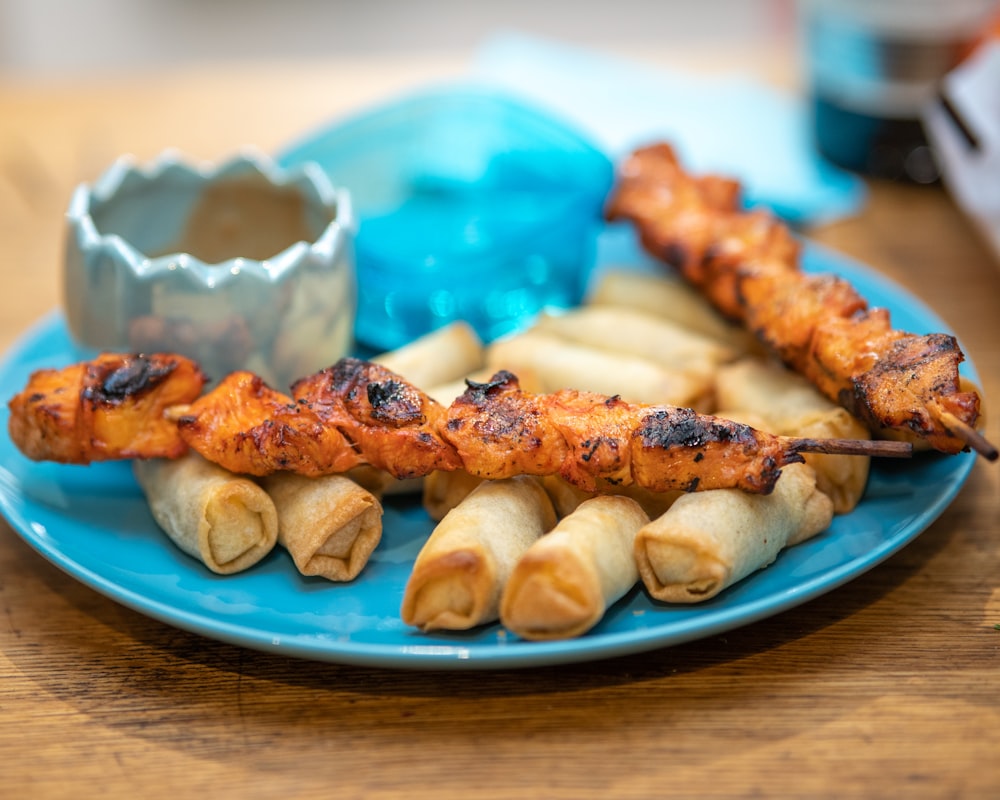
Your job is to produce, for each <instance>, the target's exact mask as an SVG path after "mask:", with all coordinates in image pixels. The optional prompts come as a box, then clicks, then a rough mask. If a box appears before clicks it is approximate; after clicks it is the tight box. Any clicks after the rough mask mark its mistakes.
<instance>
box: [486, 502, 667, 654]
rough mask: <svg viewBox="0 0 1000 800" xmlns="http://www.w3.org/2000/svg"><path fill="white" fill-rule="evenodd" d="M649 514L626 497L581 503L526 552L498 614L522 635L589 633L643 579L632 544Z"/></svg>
mask: <svg viewBox="0 0 1000 800" xmlns="http://www.w3.org/2000/svg"><path fill="white" fill-rule="evenodd" d="M648 522H649V517H648V516H646V513H645V512H644V511H643V510H642V508H641V507H640V506H639V504H638V503H636V502H635V501H634V500H631V499H630V498H628V497H622V496H615V495H602V496H599V497H594V498H591V499H590V500H586V501H584V502H583V503H581V504H580V505H579V506H578V507H577V508H576V510H575V511H574V512H573V513H572V514H570V515H569V516H567V517H564V518H563V519H562V520H560V522H559V524H558V525H556V527H555V529H554V530H553V531H552V532H551V533H548V534H546V535H545V536H543V537H542V538H540V539H538V541H536V542H535V543H534V544H533V545H531V547H529V548H528V550H527V552H526V553H525V554H524V555H523V556H521V559H520V560H519V561H518V562H517V565H516V566H515V567H514V571H513V573H511V576H510V578H509V579H508V581H507V585H506V587H505V588H504V591H503V596H502V598H501V601H500V621H501V622H502V623H503V624H504V626H505V627H506V628H508V629H509V630H511V631H512V632H514V633H516V634H517V635H518V636H521V637H523V638H525V639H568V638H570V637H573V636H579V635H581V634H583V633H586V632H587V631H588V630H590V629H591V628H592V627H593V626H594V625H596V624H597V623H598V622H599V621H600V620H601V618H602V617H603V616H604V612H605V611H606V610H607V609H608V608H609V607H610V606H611V605H612V604H613V603H614V602H615V601H616V600H618V599H620V598H621V597H622V596H623V595H624V594H625V593H626V592H627V591H628V590H629V589H631V588H632V587H633V586H634V585H635V583H636V581H638V579H639V572H638V570H637V569H636V565H635V559H634V558H633V556H632V550H633V545H634V542H635V536H636V533H638V531H639V529H640V528H642V526H643V525H646V524H647V523H648Z"/></svg>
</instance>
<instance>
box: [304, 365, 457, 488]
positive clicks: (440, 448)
mask: <svg viewBox="0 0 1000 800" xmlns="http://www.w3.org/2000/svg"><path fill="white" fill-rule="evenodd" d="M292 396H293V397H294V398H295V399H296V400H297V401H298V402H299V403H302V404H304V405H305V406H306V407H307V408H309V409H310V410H311V412H312V413H314V414H315V415H316V416H317V417H318V418H319V419H320V420H321V421H322V422H323V423H324V424H325V425H327V426H335V427H336V428H337V429H338V430H339V431H341V433H342V434H343V435H344V436H345V437H346V439H347V440H348V441H350V442H352V443H354V444H355V445H356V446H357V448H358V450H359V451H360V452H361V453H363V454H364V459H365V462H366V463H368V464H370V465H371V466H373V467H376V468H378V469H382V470H385V471H386V472H388V473H389V474H390V475H393V476H394V477H396V478H414V477H420V476H423V475H428V474H429V473H431V472H433V471H435V470H455V469H459V468H460V467H461V461H460V460H459V458H458V455H457V454H456V453H455V451H454V449H453V448H451V447H450V446H449V445H448V444H447V443H446V442H445V441H444V439H443V438H442V436H441V428H442V427H443V425H444V423H445V407H444V406H442V405H441V404H440V403H438V402H437V401H435V400H433V399H431V398H430V397H429V396H428V395H427V394H425V393H424V392H421V391H420V390H419V389H417V388H416V387H415V386H413V385H412V384H409V383H407V382H406V381H405V380H403V378H401V377H400V376H398V375H396V374H395V373H393V372H391V371H390V370H388V369H386V368H385V367H383V366H381V365H379V364H375V363H372V362H369V361H363V360H361V359H358V358H342V359H341V360H340V361H338V362H337V363H336V364H334V365H333V366H332V367H328V368H327V369H324V370H321V371H320V372H317V373H316V374H314V375H310V376H309V377H306V378H302V379H301V380H299V381H296V383H295V384H294V385H293V386H292Z"/></svg>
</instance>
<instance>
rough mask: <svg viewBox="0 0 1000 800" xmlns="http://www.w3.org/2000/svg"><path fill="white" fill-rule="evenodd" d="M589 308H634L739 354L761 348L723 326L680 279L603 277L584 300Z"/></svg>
mask: <svg viewBox="0 0 1000 800" xmlns="http://www.w3.org/2000/svg"><path fill="white" fill-rule="evenodd" d="M586 302H587V304H588V305H595V306H618V307H623V308H633V309H637V310H640V311H644V312H646V313H649V314H654V315H656V316H658V317H661V318H663V319H667V320H670V321H671V322H673V323H674V324H675V325H678V326H680V327H681V328H684V329H686V330H689V331H693V332H695V333H698V334H701V335H702V336H707V337H709V338H711V339H714V340H715V341H717V342H720V343H721V344H723V345H725V346H726V347H730V348H733V349H734V350H735V351H736V352H738V353H748V352H758V351H759V350H760V346H759V345H758V344H757V343H756V341H755V340H754V338H753V336H752V335H751V334H750V333H748V332H747V331H746V330H744V329H743V328H741V327H739V326H737V325H733V324H731V323H729V322H726V320H725V319H723V317H722V316H721V315H720V314H719V313H718V312H717V311H716V310H715V309H714V308H713V307H712V305H711V303H709V302H708V300H706V299H705V298H704V297H703V296H702V295H701V294H700V293H699V292H698V291H697V290H696V289H694V288H692V287H691V286H689V285H688V284H686V283H684V281H682V280H681V279H680V278H674V277H670V276H668V275H651V274H648V273H642V272H636V271H631V270H627V269H612V270H608V271H607V272H605V273H603V274H602V275H601V276H600V277H599V278H598V280H597V282H596V283H595V285H594V287H593V289H592V290H591V292H590V294H589V295H588V297H587V301H586Z"/></svg>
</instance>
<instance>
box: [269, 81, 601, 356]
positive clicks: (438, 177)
mask: <svg viewBox="0 0 1000 800" xmlns="http://www.w3.org/2000/svg"><path fill="white" fill-rule="evenodd" d="M278 161H279V163H282V164H283V165H285V166H292V165H296V164H300V163H303V162H307V161H309V162H315V163H317V164H319V165H320V167H321V168H322V169H324V170H325V171H326V172H327V174H328V175H329V177H330V178H331V180H332V181H333V182H334V183H335V184H336V185H338V186H343V187H345V188H346V189H347V190H348V191H350V193H351V198H352V201H353V204H354V211H355V214H356V216H357V219H358V223H359V227H358V231H357V236H356V239H355V261H356V268H357V284H358V309H357V319H356V327H355V337H356V339H357V340H358V341H359V342H360V343H361V344H363V345H367V346H368V347H370V348H373V349H376V350H386V349H391V348H393V347H397V346H399V345H401V344H404V343H405V342H408V341H410V340H411V339H413V338H414V337H416V336H419V335H421V334H423V333H426V332H428V331H431V330H434V329H436V328H439V327H442V326H444V325H446V324H448V323H449V322H452V321H454V320H458V319H463V320H466V321H468V322H469V323H470V324H472V326H473V327H474V328H475V329H476V331H477V332H478V333H479V335H480V336H482V337H483V339H484V340H486V341H491V340H493V339H495V338H496V337H498V336H501V335H503V334H505V333H508V332H510V331H513V330H516V329H518V328H520V327H522V326H524V325H526V324H527V323H529V322H530V321H531V320H532V319H533V318H534V317H535V316H536V315H537V314H538V313H539V312H540V311H541V310H542V309H543V308H545V307H546V306H555V307H563V308H565V307H569V306H572V305H575V304H576V303H578V302H579V301H580V299H581V297H582V294H583V291H584V289H585V287H586V282H587V279H588V276H589V272H590V269H591V267H592V265H593V255H594V254H593V251H594V244H595V239H596V235H597V232H598V230H599V229H600V226H601V211H602V207H603V203H604V199H605V196H606V194H607V192H608V190H609V189H610V187H611V182H612V179H613V167H612V164H611V162H610V160H609V159H608V158H607V157H606V156H605V155H604V154H602V153H601V152H599V151H598V150H597V149H596V148H595V147H594V146H592V145H591V144H590V143H589V142H587V141H586V140H585V139H584V138H583V137H582V136H581V135H580V134H579V133H577V132H576V131H574V130H573V129H571V128H570V127H568V126H567V125H565V124H564V123H562V122H561V121H559V120H557V119H555V118H553V117H551V116H550V115H548V114H546V113H544V112H542V111H539V110H537V109H535V108H532V107H530V106H528V105H525V104H524V103H522V102H520V101H517V100H513V99H511V98H510V97H508V96H505V95H503V94H500V93H498V92H496V91H493V90H489V89H482V88H476V87H460V88H455V87H449V88H444V89H435V90H431V91H427V92H425V93H422V94H419V95H413V96H410V97H408V98H406V99H403V100H400V101H396V102H392V103H389V104H387V105H385V106H382V107H380V108H377V109H375V110H373V111H370V112H368V113H364V114H362V115H360V116H357V117H354V118H352V119H349V120H346V121H343V122H340V123H336V124H333V125H331V126H329V127H327V128H325V129H323V130H321V131H319V132H318V133H316V134H314V135H312V136H310V137H307V138H306V139H304V140H302V141H300V142H298V143H296V144H294V145H293V146H292V147H291V148H289V149H288V150H286V151H285V152H284V153H283V154H280V155H279V156H278Z"/></svg>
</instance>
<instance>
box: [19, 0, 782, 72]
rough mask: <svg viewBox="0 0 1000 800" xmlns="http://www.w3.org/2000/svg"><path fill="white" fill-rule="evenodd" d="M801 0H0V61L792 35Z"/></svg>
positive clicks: (86, 68) (287, 56)
mask: <svg viewBox="0 0 1000 800" xmlns="http://www.w3.org/2000/svg"><path fill="white" fill-rule="evenodd" d="M794 16H795V3H794V0H698V2H689V1H688V0H615V2H607V0H574V2H569V1H568V0H555V2H542V1H541V0H503V2H488V1H487V2H480V1H479V0H476V1H475V2H466V0H86V2H80V1H79V0H0V70H2V71H3V72H4V73H6V74H7V75H8V76H15V75H16V76H33V77H38V76H44V77H54V76H55V77H58V76H61V75H67V74H70V75H80V74H82V73H87V74H94V73H102V72H105V73H106V72H121V71H135V70H149V69H159V68H163V67H170V66H175V65H191V64H197V63H200V62H206V61H220V60H225V61H251V60H252V61H255V62H260V61H261V60H292V59H294V60H302V59H306V60H312V59H323V58H330V57H334V58H335V57H339V56H357V55H363V54H376V55H380V54H392V55H399V56H403V55H411V56H415V57H420V56H428V55H434V54H441V53H448V54H450V55H454V56H461V55H463V54H465V53H469V54H471V53H472V52H473V51H474V50H475V48H476V46H477V44H479V43H480V42H481V41H482V40H483V39H485V38H486V37H488V36H490V35H491V34H494V33H497V32H500V31H509V30H514V31H519V32H522V33H530V34H534V35H538V36H544V37H548V38H555V39H558V40H561V41H564V42H567V43H571V44H577V45H583V46H588V47H599V48H601V49H604V50H609V51H616V52H626V53H628V52H635V53H637V54H640V55H644V54H652V55H658V54H664V53H667V52H668V51H669V50H670V49H671V48H682V49H684V50H689V49H691V48H692V47H696V46H697V45H698V43H699V42H709V41H710V42H711V43H712V44H713V46H714V47H715V48H718V46H719V45H720V44H724V43H727V42H729V43H732V44H733V45H734V46H740V45H742V44H743V43H745V42H747V41H753V42H760V41H768V40H775V41H777V40H780V41H783V42H786V43H787V41H788V37H789V34H790V32H791V31H792V29H793V27H794Z"/></svg>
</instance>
